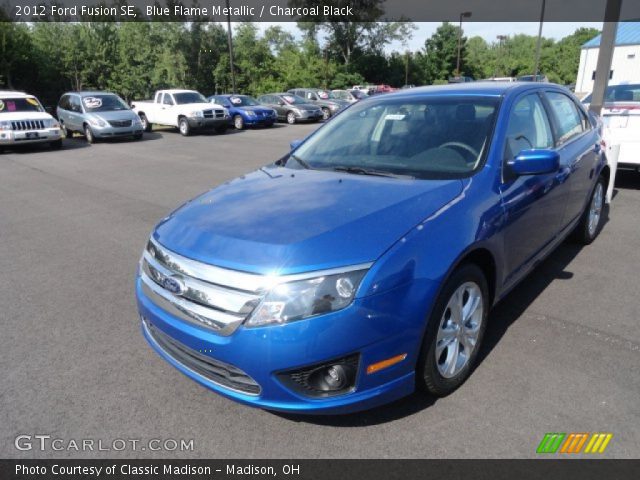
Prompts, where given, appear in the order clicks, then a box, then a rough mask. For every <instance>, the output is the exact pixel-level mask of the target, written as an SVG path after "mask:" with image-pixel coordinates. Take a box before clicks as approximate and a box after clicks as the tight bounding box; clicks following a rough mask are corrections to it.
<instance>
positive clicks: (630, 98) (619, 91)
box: [582, 84, 640, 103]
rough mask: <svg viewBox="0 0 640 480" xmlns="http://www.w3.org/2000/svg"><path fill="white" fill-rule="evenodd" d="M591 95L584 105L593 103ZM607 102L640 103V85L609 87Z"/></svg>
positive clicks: (586, 98)
mask: <svg viewBox="0 0 640 480" xmlns="http://www.w3.org/2000/svg"><path fill="white" fill-rule="evenodd" d="M591 95H592V94H589V95H588V96H587V97H585V98H584V100H582V101H583V102H584V103H591ZM604 101H605V102H640V84H633V85H613V86H609V87H607V93H605V95H604Z"/></svg>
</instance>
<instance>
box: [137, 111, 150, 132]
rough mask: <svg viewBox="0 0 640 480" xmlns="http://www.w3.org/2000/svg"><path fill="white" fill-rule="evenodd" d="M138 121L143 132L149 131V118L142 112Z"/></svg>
mask: <svg viewBox="0 0 640 480" xmlns="http://www.w3.org/2000/svg"><path fill="white" fill-rule="evenodd" d="M140 123H142V130H144V131H145V132H150V131H151V128H152V125H151V123H149V119H148V118H147V116H146V115H145V114H144V113H141V114H140Z"/></svg>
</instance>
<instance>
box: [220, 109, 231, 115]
mask: <svg viewBox="0 0 640 480" xmlns="http://www.w3.org/2000/svg"><path fill="white" fill-rule="evenodd" d="M222 111H223V113H224V116H225V117H228V116H229V115H230V114H229V109H228V108H223V109H222Z"/></svg>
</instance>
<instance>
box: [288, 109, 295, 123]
mask: <svg viewBox="0 0 640 480" xmlns="http://www.w3.org/2000/svg"><path fill="white" fill-rule="evenodd" d="M287 123H288V124H289V125H293V124H294V123H296V114H295V113H293V112H287Z"/></svg>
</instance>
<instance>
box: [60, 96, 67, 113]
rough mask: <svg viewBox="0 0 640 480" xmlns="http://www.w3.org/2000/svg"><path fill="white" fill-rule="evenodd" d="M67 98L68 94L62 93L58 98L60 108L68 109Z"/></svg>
mask: <svg viewBox="0 0 640 480" xmlns="http://www.w3.org/2000/svg"><path fill="white" fill-rule="evenodd" d="M68 100H69V96H68V95H63V96H62V97H61V98H60V101H59V102H58V107H60V108H62V109H63V110H68V106H67V104H68V103H69V102H68Z"/></svg>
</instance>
